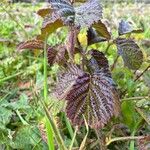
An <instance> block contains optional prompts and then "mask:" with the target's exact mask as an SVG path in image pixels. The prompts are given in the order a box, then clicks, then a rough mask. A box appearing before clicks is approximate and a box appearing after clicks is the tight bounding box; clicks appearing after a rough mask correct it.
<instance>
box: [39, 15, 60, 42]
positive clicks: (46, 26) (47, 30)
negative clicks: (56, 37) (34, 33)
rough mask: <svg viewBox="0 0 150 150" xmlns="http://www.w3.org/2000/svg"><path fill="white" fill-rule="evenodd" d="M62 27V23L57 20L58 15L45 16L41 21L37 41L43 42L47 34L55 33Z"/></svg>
mask: <svg viewBox="0 0 150 150" xmlns="http://www.w3.org/2000/svg"><path fill="white" fill-rule="evenodd" d="M62 26H63V22H62V20H61V19H60V18H59V16H58V15H56V14H54V13H53V14H52V16H51V15H47V16H46V17H45V18H44V21H43V25H42V29H41V34H40V35H39V36H38V37H37V39H40V40H45V38H46V37H47V36H48V35H49V34H51V33H53V32H55V31H56V30H57V29H58V28H60V27H62Z"/></svg>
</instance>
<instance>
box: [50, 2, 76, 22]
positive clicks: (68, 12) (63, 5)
mask: <svg viewBox="0 0 150 150" xmlns="http://www.w3.org/2000/svg"><path fill="white" fill-rule="evenodd" d="M49 2H50V5H51V7H52V8H53V10H54V12H55V14H57V15H58V16H59V17H60V18H61V19H62V20H63V22H64V24H72V23H74V18H75V10H74V7H73V6H72V4H71V2H70V1H68V0H49Z"/></svg>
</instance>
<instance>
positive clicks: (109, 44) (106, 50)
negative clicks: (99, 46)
mask: <svg viewBox="0 0 150 150" xmlns="http://www.w3.org/2000/svg"><path fill="white" fill-rule="evenodd" d="M112 44H113V43H111V42H108V45H107V47H106V49H105V55H106V54H107V53H108V50H109V48H110V46H111V45H112Z"/></svg>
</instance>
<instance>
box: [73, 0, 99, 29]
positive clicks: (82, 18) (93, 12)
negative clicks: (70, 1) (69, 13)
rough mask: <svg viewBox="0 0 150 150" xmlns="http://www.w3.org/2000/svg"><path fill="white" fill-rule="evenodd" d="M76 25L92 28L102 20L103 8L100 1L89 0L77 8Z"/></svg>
mask: <svg viewBox="0 0 150 150" xmlns="http://www.w3.org/2000/svg"><path fill="white" fill-rule="evenodd" d="M75 12H76V13H75V25H76V26H79V27H90V26H91V25H92V24H93V23H94V22H97V21H99V20H100V19H101V18H102V6H101V4H100V2H99V0H89V1H88V2H86V3H84V4H82V5H81V6H79V7H76V8H75Z"/></svg>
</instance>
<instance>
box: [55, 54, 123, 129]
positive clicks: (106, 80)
mask: <svg viewBox="0 0 150 150" xmlns="http://www.w3.org/2000/svg"><path fill="white" fill-rule="evenodd" d="M99 54H100V58H102V57H104V55H102V54H101V53H98V55H99ZM95 57H96V56H95ZM97 57H98V56H97ZM100 60H101V59H100ZM100 60H99V62H98V63H97V64H99V65H101V67H100V66H99V68H100V69H99V71H98V70H97V71H94V72H93V73H91V74H89V73H87V72H84V71H82V70H81V69H80V68H78V67H77V66H76V65H72V64H70V65H68V68H67V71H66V72H65V73H62V74H61V76H60V77H59V82H58V84H57V86H56V91H55V96H56V97H57V98H58V99H65V100H67V107H66V110H67V116H68V117H69V119H70V120H71V121H72V123H73V124H75V125H82V124H84V119H83V115H84V116H85V118H86V120H87V123H88V125H90V126H91V127H92V128H102V127H103V126H104V125H106V124H107V123H108V121H109V120H110V118H111V117H112V116H117V115H118V114H119V110H120V104H119V96H118V93H117V91H116V89H115V86H114V83H113V80H112V78H111V77H110V74H109V75H108V76H107V72H105V71H104V70H103V68H104V66H105V64H106V58H102V62H100ZM103 62H104V64H103ZM107 67H108V64H106V68H107Z"/></svg>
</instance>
